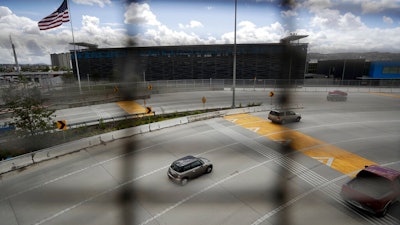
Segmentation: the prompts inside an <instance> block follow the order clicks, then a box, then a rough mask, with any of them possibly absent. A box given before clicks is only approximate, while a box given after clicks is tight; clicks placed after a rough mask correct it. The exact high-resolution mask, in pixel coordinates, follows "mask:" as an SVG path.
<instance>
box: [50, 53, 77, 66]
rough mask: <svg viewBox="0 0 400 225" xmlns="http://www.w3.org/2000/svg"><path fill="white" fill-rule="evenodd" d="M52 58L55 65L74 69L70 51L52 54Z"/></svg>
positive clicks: (52, 64)
mask: <svg viewBox="0 0 400 225" xmlns="http://www.w3.org/2000/svg"><path fill="white" fill-rule="evenodd" d="M50 59H51V66H53V67H58V68H66V69H72V67H71V54H70V53H60V54H51V55H50Z"/></svg>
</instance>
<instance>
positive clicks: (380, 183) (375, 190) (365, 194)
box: [341, 165, 400, 216]
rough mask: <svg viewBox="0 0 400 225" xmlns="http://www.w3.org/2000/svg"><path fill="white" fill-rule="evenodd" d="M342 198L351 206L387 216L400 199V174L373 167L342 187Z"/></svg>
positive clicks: (388, 169) (391, 170)
mask: <svg viewBox="0 0 400 225" xmlns="http://www.w3.org/2000/svg"><path fill="white" fill-rule="evenodd" d="M341 196H342V197H343V198H344V199H345V200H346V201H347V202H349V203H350V204H352V205H354V206H356V207H357V208H360V209H362V210H365V211H367V212H370V213H373V214H375V215H377V216H384V215H386V213H387V211H388V209H389V207H390V206H391V205H392V204H393V203H394V202H396V201H397V200H399V197H400V172H399V171H396V170H393V169H390V168H385V167H382V166H377V165H372V166H367V167H365V168H364V169H363V170H361V171H360V172H359V173H358V174H357V175H356V177H354V178H353V179H351V180H350V181H349V182H347V183H346V184H344V185H343V186H342V190H341Z"/></svg>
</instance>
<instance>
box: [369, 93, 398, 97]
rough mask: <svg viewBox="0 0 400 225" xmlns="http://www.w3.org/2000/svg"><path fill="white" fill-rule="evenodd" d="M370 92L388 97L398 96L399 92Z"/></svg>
mask: <svg viewBox="0 0 400 225" xmlns="http://www.w3.org/2000/svg"><path fill="white" fill-rule="evenodd" d="M370 93H371V94H375V95H382V96H388V97H393V98H400V94H390V93H383V92H370Z"/></svg>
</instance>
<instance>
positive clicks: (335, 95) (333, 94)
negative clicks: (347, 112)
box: [326, 90, 347, 101]
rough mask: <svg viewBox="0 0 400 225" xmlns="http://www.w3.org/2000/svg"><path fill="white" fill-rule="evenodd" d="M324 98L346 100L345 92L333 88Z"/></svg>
mask: <svg viewBox="0 0 400 225" xmlns="http://www.w3.org/2000/svg"><path fill="white" fill-rule="evenodd" d="M326 100H328V101H346V100H347V93H346V92H344V91H340V90H334V91H330V92H328V95H327V96H326Z"/></svg>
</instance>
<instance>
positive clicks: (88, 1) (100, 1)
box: [73, 0, 111, 7]
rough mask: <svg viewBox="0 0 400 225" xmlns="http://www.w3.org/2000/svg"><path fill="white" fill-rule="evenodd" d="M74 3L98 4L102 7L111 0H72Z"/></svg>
mask: <svg viewBox="0 0 400 225" xmlns="http://www.w3.org/2000/svg"><path fill="white" fill-rule="evenodd" d="M73 1H74V2H75V3H76V4H82V5H99V6H100V7H104V5H110V4H111V0H73Z"/></svg>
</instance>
